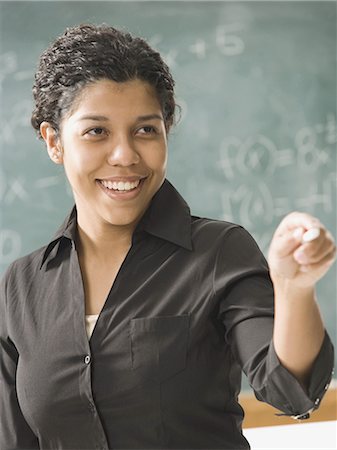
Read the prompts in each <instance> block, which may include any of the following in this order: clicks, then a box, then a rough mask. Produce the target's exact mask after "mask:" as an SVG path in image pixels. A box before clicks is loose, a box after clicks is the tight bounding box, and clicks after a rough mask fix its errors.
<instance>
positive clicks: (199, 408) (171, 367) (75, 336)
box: [0, 25, 335, 450]
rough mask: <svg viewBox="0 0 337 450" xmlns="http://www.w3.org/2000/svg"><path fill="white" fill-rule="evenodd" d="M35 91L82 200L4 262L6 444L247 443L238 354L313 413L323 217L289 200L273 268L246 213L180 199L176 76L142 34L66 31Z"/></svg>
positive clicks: (0, 324) (267, 393)
mask: <svg viewBox="0 0 337 450" xmlns="http://www.w3.org/2000/svg"><path fill="white" fill-rule="evenodd" d="M33 92H34V99H35V111H34V113H33V116H32V124H33V127H34V128H35V129H36V130H37V132H38V133H39V136H40V137H42V138H43V140H44V141H45V143H46V146H47V149H48V153H49V156H50V158H51V160H52V161H53V162H54V163H56V164H62V165H63V166H64V169H65V172H66V175H67V178H68V180H69V182H70V185H71V188H72V191H73V194H74V199H75V207H74V209H73V210H72V212H71V214H70V216H69V217H68V218H67V219H66V220H65V222H64V224H63V225H62V227H61V228H60V229H59V231H58V232H57V234H56V236H55V237H54V239H53V240H52V241H51V242H50V243H48V244H47V245H46V246H44V247H43V248H41V249H39V250H37V251H35V252H34V253H32V254H30V255H28V256H25V257H23V258H21V259H19V260H17V261H15V262H14V263H13V264H12V265H11V266H10V267H9V269H8V270H7V272H6V274H5V276H4V277H3V281H2V285H1V297H0V299H1V301H0V308H1V310H0V339H1V340H0V343H1V346H0V349H1V400H0V401H1V409H0V411H1V422H0V448H1V450H9V449H16V450H17V449H55V450H56V449H58V450H59V449H112V448H113V449H118V448H120V449H131V448H132V449H150V448H151V449H159V448H167V449H168V448H172V449H178V448H179V449H220V448H221V449H248V448H249V444H248V443H247V441H246V440H245V438H244V437H243V436H242V432H241V423H242V418H243V411H242V408H241V407H240V405H239V404H238V402H237V396H238V393H239V390H240V383H241V368H242V369H243V370H244V371H245V372H246V374H247V376H248V378H249V381H250V383H251V385H252V387H253V389H254V391H255V393H256V395H257V397H258V398H259V399H260V400H263V401H266V402H268V403H271V404H272V405H274V406H275V407H276V408H278V409H279V410H281V411H283V413H284V414H286V415H291V416H295V417H298V418H306V417H308V416H309V414H310V412H311V411H312V410H313V409H316V408H317V407H318V406H319V402H320V400H321V398H322V397H323V395H324V392H325V390H326V389H327V386H328V384H329V381H330V379H331V373H332V367H333V347H332V344H331V341H330V339H329V337H328V335H327V334H326V332H325V330H324V325H323V323H322V320H321V317H320V313H319V309H318V306H317V302H316V299H315V293H314V287H315V283H316V282H317V281H318V280H319V279H320V278H321V277H322V276H323V275H324V274H325V273H326V271H327V270H328V268H329V267H330V266H331V264H332V263H333V260H334V258H335V246H334V242H333V239H332V237H331V235H330V233H329V232H328V231H327V230H326V229H325V228H324V226H323V225H322V224H321V223H320V222H319V221H318V220H317V219H316V218H314V217H311V216H309V215H307V214H304V213H292V214H290V215H288V216H287V217H285V218H284V220H283V221H282V222H281V224H280V225H279V227H278V228H277V230H276V232H275V235H274V237H273V240H272V243H271V246H270V251H269V269H268V266H267V263H266V261H265V259H264V257H263V256H262V254H261V252H260V251H259V249H258V247H257V245H256V243H255V242H254V241H253V239H252V238H251V236H250V235H249V234H248V233H247V232H246V231H245V230H244V229H243V228H242V227H240V226H238V225H235V224H231V223H227V222H221V221H215V220H210V219H204V218H199V217H196V216H191V215H190V211H189V208H188V206H187V204H186V203H185V201H184V200H183V199H182V197H181V196H180V195H179V194H178V192H177V191H176V190H175V189H174V187H173V186H172V185H171V184H170V183H169V182H168V181H167V180H166V179H165V174H166V161H167V133H168V132H169V130H170V128H171V126H172V124H173V123H174V111H175V101H174V81H173V79H172V76H171V74H170V72H169V69H168V67H167V66H166V65H165V64H164V62H163V61H162V59H161V57H160V55H159V54H158V53H156V52H155V51H154V50H152V49H151V48H150V47H149V46H148V45H147V44H146V42H145V41H144V40H142V39H140V38H134V37H132V36H130V35H129V34H127V33H124V32H121V31H118V30H115V29H113V28H111V27H108V26H93V25H82V26H78V27H73V28H70V29H68V30H67V31H66V32H65V33H64V34H63V35H62V36H61V37H59V38H58V39H57V40H56V41H55V42H54V43H52V44H51V46H50V47H49V48H48V49H47V50H46V51H45V52H44V54H43V55H42V56H41V60H40V65H39V69H38V71H37V73H36V78H35V84H34V88H33ZM308 232H309V235H308ZM310 235H311V237H310ZM315 235H316V237H315ZM308 236H309V237H308ZM274 297H275V298H274ZM274 303H275V317H274ZM93 327H94V330H93Z"/></svg>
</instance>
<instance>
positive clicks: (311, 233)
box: [302, 228, 320, 242]
mask: <svg viewBox="0 0 337 450" xmlns="http://www.w3.org/2000/svg"><path fill="white" fill-rule="evenodd" d="M319 234H320V230H319V228H310V230H308V231H306V232H305V233H304V234H303V236H302V242H311V241H313V240H315V239H317V238H318V236H319Z"/></svg>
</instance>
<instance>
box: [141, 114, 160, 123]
mask: <svg viewBox="0 0 337 450" xmlns="http://www.w3.org/2000/svg"><path fill="white" fill-rule="evenodd" d="M152 119H159V120H162V121H164V119H163V118H162V116H160V115H159V114H148V115H146V116H138V117H137V121H138V122H141V121H143V120H152Z"/></svg>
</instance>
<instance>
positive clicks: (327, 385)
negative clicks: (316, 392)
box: [324, 383, 330, 391]
mask: <svg viewBox="0 0 337 450" xmlns="http://www.w3.org/2000/svg"><path fill="white" fill-rule="evenodd" d="M329 386H330V383H328V384H326V385H325V388H324V389H325V390H326V391H327V390H328V389H329Z"/></svg>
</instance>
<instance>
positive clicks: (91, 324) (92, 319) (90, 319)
mask: <svg viewBox="0 0 337 450" xmlns="http://www.w3.org/2000/svg"><path fill="white" fill-rule="evenodd" d="M97 319H98V314H91V315H87V316H85V327H86V329H87V335H88V339H90V337H91V335H92V332H93V331H94V328H95V325H96V322H97Z"/></svg>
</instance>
